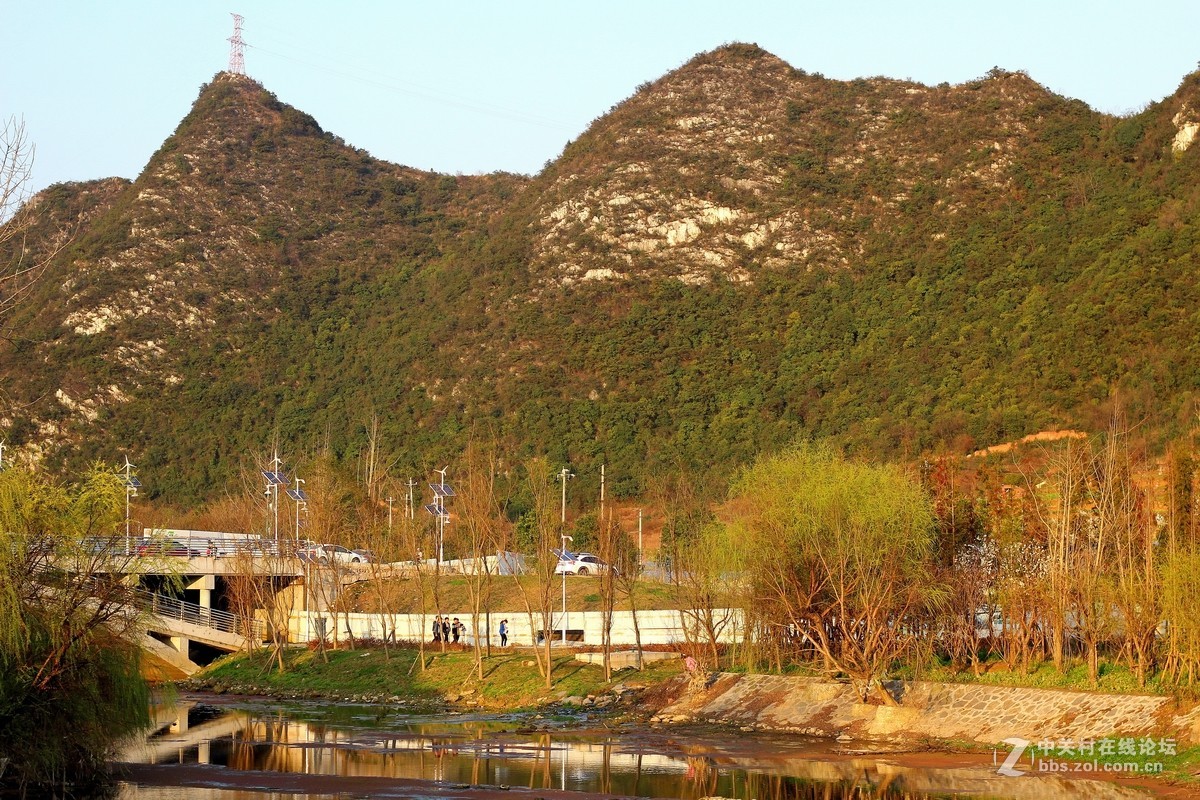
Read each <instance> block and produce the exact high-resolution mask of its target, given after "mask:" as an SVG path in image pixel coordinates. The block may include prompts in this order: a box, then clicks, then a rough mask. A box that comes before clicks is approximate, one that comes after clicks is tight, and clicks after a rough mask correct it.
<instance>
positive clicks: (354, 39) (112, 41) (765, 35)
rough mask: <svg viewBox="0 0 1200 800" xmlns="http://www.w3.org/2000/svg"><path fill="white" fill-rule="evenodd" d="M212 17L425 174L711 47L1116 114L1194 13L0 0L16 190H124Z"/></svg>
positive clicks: (1150, 89) (386, 153) (533, 139)
mask: <svg viewBox="0 0 1200 800" xmlns="http://www.w3.org/2000/svg"><path fill="white" fill-rule="evenodd" d="M230 11H237V12H239V13H241V14H242V15H243V16H244V17H245V18H246V21H245V30H244V34H243V35H244V39H245V40H246V42H247V43H248V44H249V45H250V46H249V47H247V48H246V55H245V59H246V71H247V72H248V73H249V74H250V75H251V76H252V77H254V78H256V79H258V80H259V81H261V82H262V83H263V84H264V85H265V86H266V87H267V88H268V89H270V90H271V91H273V92H275V94H276V95H278V96H279V98H280V100H282V101H283V102H285V103H289V104H291V105H294V106H296V107H298V108H300V109H302V110H303V111H306V112H308V113H309V114H312V115H313V116H314V117H315V118H316V119H317V121H318V122H319V123H320V124H321V125H322V127H324V128H325V129H326V130H329V131H332V132H333V133H336V134H338V135H339V136H341V137H342V138H344V139H345V140H346V141H347V142H348V143H350V144H352V145H354V146H356V147H361V148H363V149H365V150H368V151H369V152H370V153H371V154H373V155H375V156H377V157H379V158H384V159H387V160H389V161H394V162H397V163H402V164H407V165H410V166H414V167H418V168H422V169H431V168H432V169H436V170H439V171H444V172H464V173H473V172H486V171H490V170H498V169H504V170H511V171H515V172H523V173H534V172H537V171H538V170H539V169H541V167H542V165H543V164H544V163H545V162H546V161H547V160H549V159H552V158H554V157H556V156H557V155H558V154H559V152H560V151H561V150H562V147H563V145H564V144H565V143H566V142H567V141H568V140H569V139H572V138H574V137H575V136H577V135H578V134H579V133H580V132H582V131H583V130H584V129H585V128H586V127H587V125H588V123H589V122H590V121H591V120H592V119H594V118H595V117H597V116H600V115H602V114H603V113H604V112H605V111H607V110H608V109H609V108H610V107H611V106H612V105H613V104H615V103H617V102H618V101H620V100H621V99H623V98H625V97H627V96H628V95H630V94H631V93H632V92H633V90H634V88H635V87H636V86H637V85H638V84H639V83H642V82H643V81H647V80H653V79H654V78H657V77H658V76H660V75H662V74H663V73H665V72H667V71H669V70H671V69H673V68H675V67H678V66H679V65H681V64H682V63H684V62H685V61H687V60H688V59H689V58H691V56H693V55H694V54H696V53H698V52H701V51H704V50H710V49H712V48H714V47H717V46H719V45H721V44H723V43H726V42H731V41H744V42H756V43H758V44H759V45H760V46H762V47H764V48H765V49H767V50H769V51H771V52H773V53H775V54H776V55H778V56H780V57H781V58H783V59H785V60H786V61H788V62H789V63H791V64H792V65H794V66H796V67H800V68H803V69H805V70H808V71H810V72H821V73H824V74H825V75H826V76H828V77H832V78H842V79H850V78H854V77H859V76H873V75H885V76H889V77H895V78H911V79H913V80H917V81H921V82H923V83H931V84H935V83H939V82H941V81H949V82H951V83H960V82H962V81H966V80H970V79H972V78H976V77H979V76H981V75H983V74H984V73H985V72H987V70H989V69H990V68H991V67H993V66H1000V67H1003V68H1005V69H1011V70H1025V71H1026V72H1028V73H1029V74H1030V75H1031V76H1032V77H1033V78H1034V79H1035V80H1037V81H1038V82H1040V83H1042V84H1044V85H1045V86H1047V87H1049V88H1050V89H1051V90H1053V91H1055V92H1057V93H1059V94H1063V95H1066V96H1068V97H1077V98H1079V99H1082V100H1084V101H1085V102H1087V103H1088V104H1089V105H1091V106H1092V107H1093V108H1096V109H1098V110H1101V111H1106V112H1110V113H1117V114H1123V113H1128V112H1130V111H1133V110H1136V109H1138V108H1140V107H1142V106H1144V105H1145V104H1146V103H1148V102H1152V101H1154V100H1158V99H1161V98H1162V97H1164V96H1166V95H1168V94H1170V93H1171V92H1173V91H1174V90H1175V88H1176V87H1177V86H1178V85H1179V83H1180V81H1181V80H1182V78H1183V77H1184V75H1186V74H1187V73H1188V72H1191V71H1193V70H1195V69H1196V67H1197V61H1198V60H1200V37H1198V36H1197V34H1198V32H1200V2H1198V0H1159V1H1158V2H1156V1H1155V0H1149V1H1148V2H1139V3H1135V2H1133V0H1121V1H1118V0H1090V1H1089V2H1055V0H1036V1H1035V0H1005V2H987V3H984V2H972V0H954V1H952V0H929V1H928V2H921V1H920V0H909V1H908V2H901V1H900V0H890V1H885V0H859V1H858V2H855V1H854V0H840V1H832V2H767V1H766V0H740V1H739V2H734V1H733V0H727V1H726V2H709V1H708V0H699V1H697V2H654V0H642V2H632V1H627V0H593V1H592V2H549V1H548V0H543V1H541V2H533V1H532V0H530V1H528V2H526V1H525V0H509V2H493V3H483V2H440V3H432V2H423V3H408V2H399V1H396V2H354V1H353V0H344V2H339V3H316V2H306V0H225V2H221V3H216V2H212V0H188V1H186V2H185V1H184V0H159V2H150V0H107V2H98V1H97V0H86V1H85V0H78V1H77V2H67V0H0V116H9V115H13V114H16V115H20V116H23V117H24V119H25V123H26V127H27V130H28V134H29V136H30V138H31V139H32V140H33V141H34V142H35V143H36V145H37V161H36V165H35V174H34V178H33V188H35V189H37V188H41V187H43V186H46V185H48V184H50V183H53V182H56V181H62V180H85V179H91V178H100V177H106V176H109V175H120V176H123V177H127V178H134V177H136V176H137V174H138V173H139V172H140V171H141V169H142V167H143V166H144V165H145V163H146V161H147V160H148V159H149V157H150V155H151V154H152V153H153V152H154V150H155V149H156V148H157V147H158V146H159V145H160V144H161V143H162V141H163V140H164V139H165V138H166V137H167V136H168V135H170V133H171V132H172V131H173V130H174V129H175V126H176V125H177V124H178V122H179V121H180V119H182V118H183V116H184V115H185V114H186V113H187V111H188V109H189V108H190V106H191V104H192V102H193V101H194V100H195V98H196V94H197V91H198V90H199V87H200V86H201V84H203V83H206V82H207V81H209V80H210V79H211V78H212V77H213V75H214V74H215V73H217V72H219V71H220V70H222V69H224V68H225V67H226V64H227V62H228V55H229V44H228V42H227V41H226V39H227V37H228V36H229V35H230V34H231V32H232V20H231V18H230V16H229V12H230Z"/></svg>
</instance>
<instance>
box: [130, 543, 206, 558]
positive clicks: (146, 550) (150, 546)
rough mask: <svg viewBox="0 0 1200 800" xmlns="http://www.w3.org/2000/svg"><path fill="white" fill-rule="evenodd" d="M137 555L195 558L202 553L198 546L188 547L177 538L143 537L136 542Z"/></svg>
mask: <svg viewBox="0 0 1200 800" xmlns="http://www.w3.org/2000/svg"><path fill="white" fill-rule="evenodd" d="M137 554H138V555H139V556H174V557H175V558H196V557H198V556H202V555H204V551H203V550H201V549H200V548H199V547H189V546H188V545H186V544H184V543H183V542H181V541H179V540H178V539H143V540H142V541H140V542H138V546H137Z"/></svg>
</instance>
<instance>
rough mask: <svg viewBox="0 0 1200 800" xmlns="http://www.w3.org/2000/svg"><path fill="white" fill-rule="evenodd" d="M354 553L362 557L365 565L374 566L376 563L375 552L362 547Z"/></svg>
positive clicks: (355, 549)
mask: <svg viewBox="0 0 1200 800" xmlns="http://www.w3.org/2000/svg"><path fill="white" fill-rule="evenodd" d="M353 552H355V553H357V554H358V555H360V556H362V560H363V563H364V564H373V563H374V562H375V551H374V550H367V549H365V548H362V547H356V548H354V550H353Z"/></svg>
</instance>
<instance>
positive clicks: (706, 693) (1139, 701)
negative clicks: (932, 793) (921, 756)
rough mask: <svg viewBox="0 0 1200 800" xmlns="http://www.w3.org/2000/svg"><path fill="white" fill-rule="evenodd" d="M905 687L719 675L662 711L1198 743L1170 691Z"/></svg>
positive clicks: (724, 718) (937, 732)
mask: <svg viewBox="0 0 1200 800" xmlns="http://www.w3.org/2000/svg"><path fill="white" fill-rule="evenodd" d="M899 688H900V689H901V691H900V694H901V705H899V706H894V707H893V706H882V705H868V704H864V703H861V702H859V698H858V696H857V694H856V693H855V692H854V690H853V689H852V688H851V687H850V686H848V685H845V684H840V683H834V682H830V681H827V680H823V679H820V678H797V677H788V676H780V675H730V674H722V673H714V674H713V675H711V676H708V677H707V680H705V678H704V676H700V677H699V678H696V679H693V680H691V681H690V682H688V683H687V684H686V685H685V686H684V687H683V689H682V691H681V694H680V696H679V697H678V698H677V699H676V700H675V701H674V702H673V703H671V704H670V705H668V706H667V707H666V708H665V709H664V710H663V711H662V712H661V713H660V714H659V715H658V717H656V719H658V720H659V721H670V722H682V721H685V720H702V721H711V722H719V723H725V724H735V725H741V726H745V727H749V728H756V729H764V730H786V731H794V732H798V733H807V734H812V735H817V736H841V735H848V736H851V737H854V738H864V739H912V738H934V739H964V740H971V741H976V742H981V743H988V744H996V743H1000V742H1002V741H1003V740H1004V739H1006V738H1009V737H1014V736H1015V737H1021V738H1023V739H1029V740H1030V741H1035V742H1036V741H1046V740H1055V741H1063V740H1075V741H1079V740H1087V739H1093V740H1094V739H1100V738H1103V737H1109V736H1114V735H1124V736H1159V737H1162V736H1170V737H1174V738H1176V739H1178V740H1179V742H1180V744H1183V743H1187V742H1195V741H1200V709H1198V708H1196V707H1195V705H1194V704H1188V705H1183V706H1181V705H1180V704H1179V703H1178V702H1177V701H1176V700H1175V699H1174V698H1169V697H1158V696H1147V695H1113V694H1101V693H1098V692H1068V691H1056V690H1050V689H1025V688H1012V687H1003V686H982V685H978V684H950V683H926V682H914V683H911V684H904V685H903V686H902V687H899Z"/></svg>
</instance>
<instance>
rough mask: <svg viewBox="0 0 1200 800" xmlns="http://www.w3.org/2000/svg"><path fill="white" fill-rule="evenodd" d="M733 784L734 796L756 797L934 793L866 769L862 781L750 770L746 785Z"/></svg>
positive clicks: (865, 799) (870, 798)
mask: <svg viewBox="0 0 1200 800" xmlns="http://www.w3.org/2000/svg"><path fill="white" fill-rule="evenodd" d="M734 777H735V780H734V785H733V787H732V796H734V797H756V798H759V799H760V800H922V799H923V798H928V797H930V795H928V794H926V793H924V792H914V791H912V790H909V789H906V788H905V787H904V780H903V779H902V778H899V777H897V776H895V775H888V776H883V777H882V778H881V779H879V780H878V781H873V780H872V779H871V776H869V775H868V774H867V773H866V772H864V773H863V777H862V780H859V781H832V782H830V781H814V780H806V779H803V778H793V777H789V776H786V775H765V774H762V773H757V772H748V773H746V774H745V775H744V778H743V780H744V784H743V785H742V787H738V786H737V783H738V782H737V780H736V776H734Z"/></svg>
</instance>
